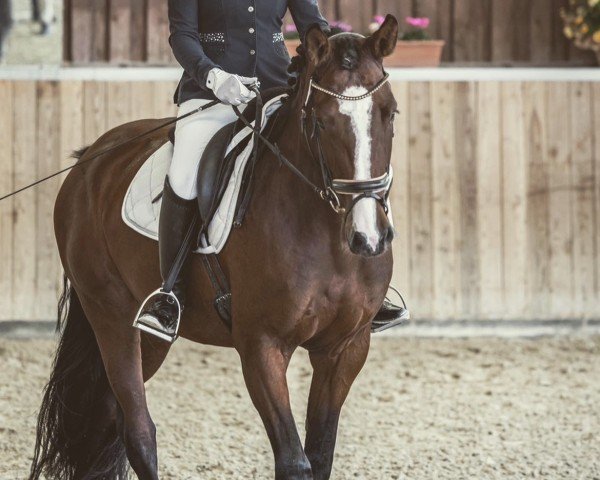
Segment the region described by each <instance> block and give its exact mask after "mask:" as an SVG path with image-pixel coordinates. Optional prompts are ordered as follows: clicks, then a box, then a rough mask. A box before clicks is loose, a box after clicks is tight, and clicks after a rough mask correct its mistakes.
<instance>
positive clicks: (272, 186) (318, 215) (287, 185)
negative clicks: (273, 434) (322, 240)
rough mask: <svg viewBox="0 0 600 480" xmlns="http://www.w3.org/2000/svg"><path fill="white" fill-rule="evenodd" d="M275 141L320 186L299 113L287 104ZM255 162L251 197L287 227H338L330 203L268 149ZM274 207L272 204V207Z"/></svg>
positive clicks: (324, 228)
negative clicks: (287, 108)
mask: <svg viewBox="0 0 600 480" xmlns="http://www.w3.org/2000/svg"><path fill="white" fill-rule="evenodd" d="M285 122H286V125H285V126H284V128H283V129H282V132H281V135H280V136H279V141H278V142H277V143H278V145H279V147H280V149H281V152H282V153H283V155H284V156H285V157H286V158H287V159H288V160H289V161H290V162H291V163H292V164H293V165H294V166H296V168H298V170H300V172H302V174H303V175H305V176H306V177H307V178H308V179H309V180H310V181H311V182H313V183H314V184H315V185H317V186H319V187H320V188H322V187H323V186H322V185H321V184H322V183H323V180H322V177H321V171H320V168H319V165H318V163H317V162H316V160H315V159H314V158H313V156H312V154H311V152H310V150H309V147H308V145H307V142H306V139H305V138H304V135H303V134H302V130H301V121H300V116H299V115H298V113H297V111H296V110H295V108H294V106H293V105H292V106H291V110H290V113H289V116H288V117H287V119H286V120H285ZM266 155H267V156H268V157H269V158H265V159H264V160H263V161H261V162H260V163H259V165H260V168H259V171H258V174H257V178H256V185H255V186H256V187H257V188H256V190H255V194H256V196H255V201H256V202H257V203H258V204H259V205H260V208H261V209H264V210H266V211H269V212H271V213H272V214H273V215H274V216H276V217H279V218H281V219H285V221H286V225H287V226H288V227H289V228H293V227H298V228H300V229H302V230H306V229H311V228H318V229H320V231H321V232H322V233H326V231H328V230H334V229H335V228H339V225H338V226H336V224H337V222H335V221H331V220H332V218H331V217H332V213H333V212H332V211H331V207H330V206H329V205H328V204H327V202H324V201H323V200H322V199H321V198H320V197H319V196H318V194H317V193H316V192H315V191H314V190H313V189H311V188H310V186H309V185H307V184H306V183H304V182H303V180H302V179H300V178H299V177H298V176H297V175H296V174H294V173H293V172H292V171H291V169H289V168H287V167H286V166H284V165H281V163H280V162H279V161H278V160H277V158H276V157H275V155H273V154H272V153H271V152H268V153H267V154H266ZM272 207H275V208H272Z"/></svg>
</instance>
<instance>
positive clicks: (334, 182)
mask: <svg viewBox="0 0 600 480" xmlns="http://www.w3.org/2000/svg"><path fill="white" fill-rule="evenodd" d="M388 81H389V74H388V73H385V75H384V77H383V79H381V80H380V81H379V82H378V83H377V85H375V86H374V87H373V88H371V89H370V90H369V91H368V92H366V93H364V94H362V95H356V96H349V95H342V94H340V93H336V92H333V91H331V90H328V89H326V88H324V87H322V86H320V85H319V84H318V83H317V82H315V81H314V80H313V78H312V77H310V79H309V80H308V89H307V93H306V97H305V99H304V104H303V106H302V131H303V135H304V138H305V140H306V143H307V145H308V149H309V151H310V153H311V155H312V157H313V158H316V159H317V161H318V163H319V166H320V169H321V176H322V180H323V189H321V190H320V191H319V195H320V196H321V198H322V199H323V200H326V201H328V202H329V204H330V205H331V208H333V210H334V211H335V212H336V213H338V214H340V215H346V217H347V216H348V215H349V214H350V212H351V211H352V209H353V208H354V207H355V206H356V205H357V204H358V202H360V201H361V200H364V199H366V198H372V199H374V200H375V201H377V203H379V204H380V205H381V206H382V207H383V210H384V211H385V213H386V214H387V213H388V197H389V194H390V190H391V187H392V181H393V178H394V173H393V169H392V167H391V165H390V166H388V170H387V172H386V173H384V174H383V175H381V176H380V177H376V178H371V179H368V180H348V179H339V178H334V177H333V175H332V173H331V169H330V168H329V164H328V162H327V159H326V158H325V152H324V150H323V145H322V143H321V130H323V128H324V126H323V124H322V122H321V121H320V120H319V118H318V117H317V115H316V112H315V109H314V108H312V107H310V108H309V107H308V104H309V101H310V97H311V94H312V90H313V89H314V90H317V91H319V92H321V93H324V94H325V95H328V96H330V97H334V98H337V99H338V100H347V101H354V102H357V101H360V100H364V99H366V98H369V97H371V96H373V95H374V94H375V93H376V92H377V91H379V89H381V88H382V87H383V86H384V85H385V84H386V83H388ZM309 119H310V120H311V122H312V128H311V129H310V130H309V124H308V121H309ZM311 138H313V139H314V141H315V144H316V155H315V153H314V152H313V147H312V145H311V141H310V140H311ZM340 195H352V196H353V197H354V198H353V199H352V202H351V203H350V205H349V206H348V208H343V207H342V206H341V202H340V198H339V197H340Z"/></svg>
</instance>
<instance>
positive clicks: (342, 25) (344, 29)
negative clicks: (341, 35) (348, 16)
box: [329, 20, 352, 32]
mask: <svg viewBox="0 0 600 480" xmlns="http://www.w3.org/2000/svg"><path fill="white" fill-rule="evenodd" d="M329 25H330V26H331V27H334V28H339V29H340V30H341V31H342V32H351V31H352V25H350V24H349V23H346V22H342V21H338V20H334V21H333V22H330V23H329Z"/></svg>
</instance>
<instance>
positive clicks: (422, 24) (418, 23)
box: [406, 17, 430, 28]
mask: <svg viewBox="0 0 600 480" xmlns="http://www.w3.org/2000/svg"><path fill="white" fill-rule="evenodd" d="M406 23H408V24H409V25H410V26H412V27H416V28H427V27H428V26H429V23H430V20H429V19H428V18H427V17H406Z"/></svg>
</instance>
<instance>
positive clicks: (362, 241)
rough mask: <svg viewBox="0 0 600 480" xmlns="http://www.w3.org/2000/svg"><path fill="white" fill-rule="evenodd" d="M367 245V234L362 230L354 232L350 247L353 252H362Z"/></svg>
mask: <svg viewBox="0 0 600 480" xmlns="http://www.w3.org/2000/svg"><path fill="white" fill-rule="evenodd" d="M366 245H367V236H366V235H365V234H364V233H361V232H354V234H353V235H352V242H351V243H350V247H351V249H352V251H353V252H360V251H361V250H362V249H364V248H365V246H366Z"/></svg>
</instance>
